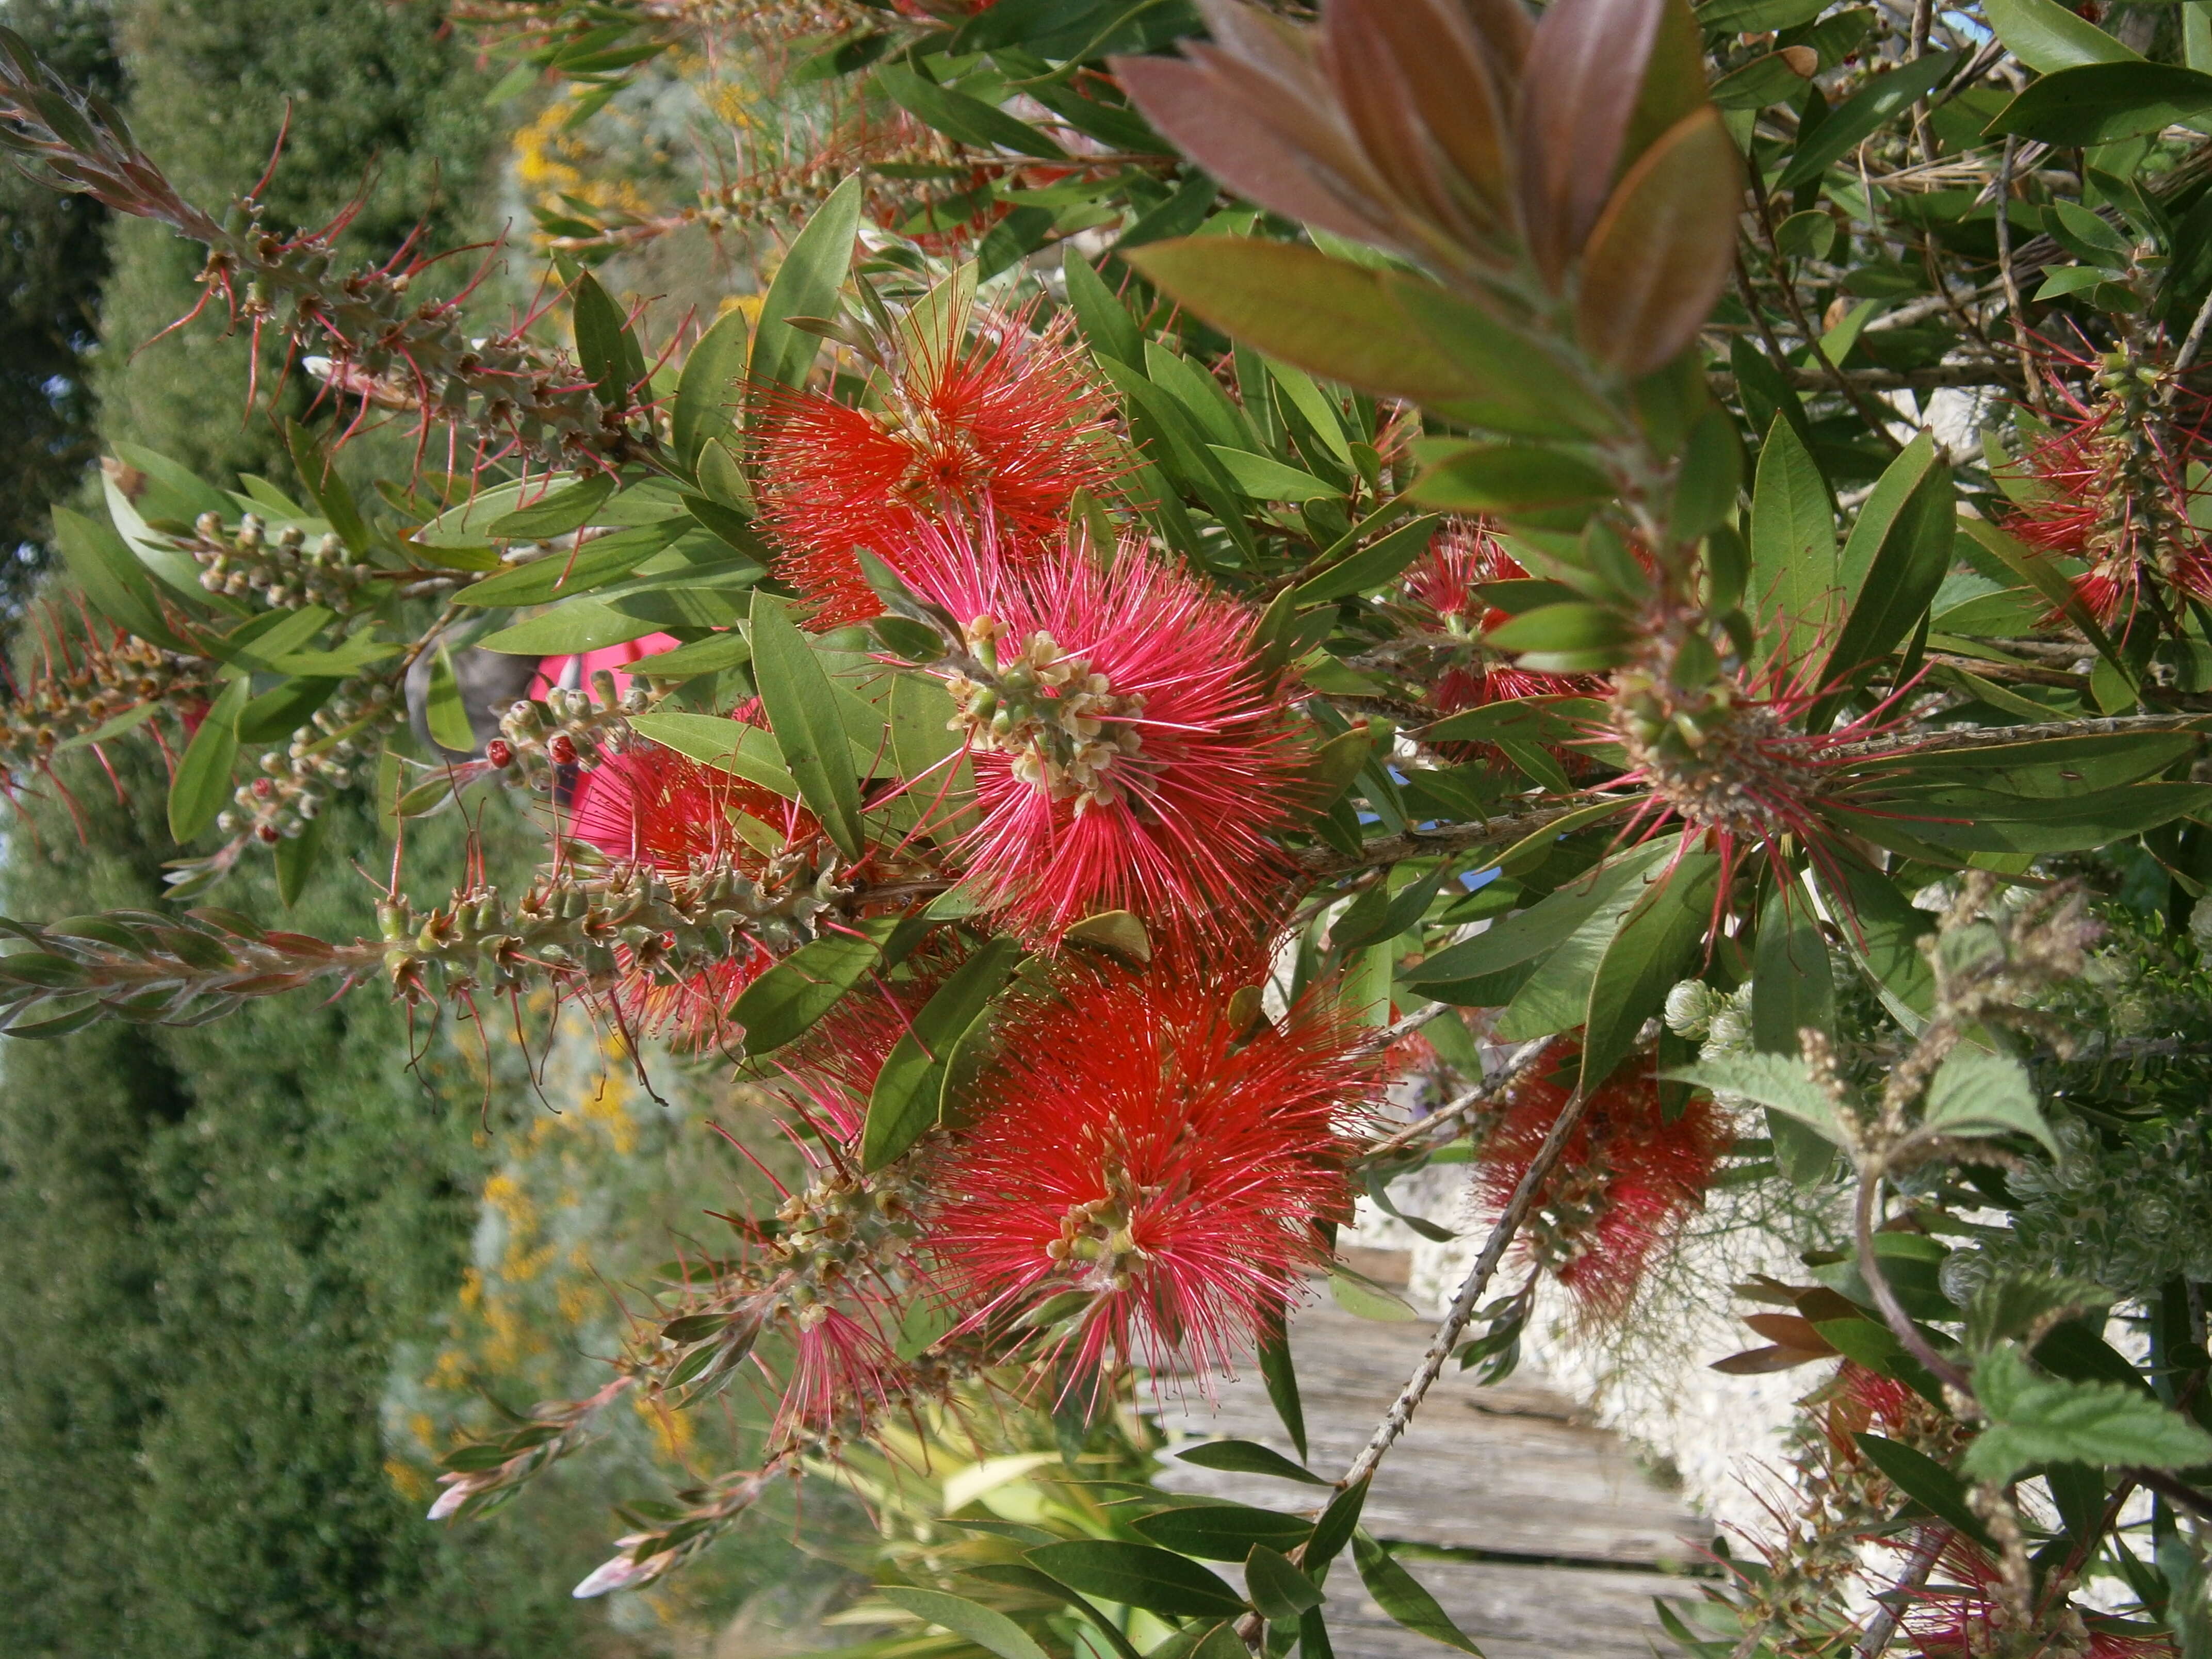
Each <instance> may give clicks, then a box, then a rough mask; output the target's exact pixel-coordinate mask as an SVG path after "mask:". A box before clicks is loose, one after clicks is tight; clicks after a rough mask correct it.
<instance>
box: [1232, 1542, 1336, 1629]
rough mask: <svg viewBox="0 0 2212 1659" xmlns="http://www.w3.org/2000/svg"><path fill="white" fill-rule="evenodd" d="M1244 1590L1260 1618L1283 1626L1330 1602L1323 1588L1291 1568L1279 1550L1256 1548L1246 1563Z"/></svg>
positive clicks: (1261, 1545) (1257, 1546) (1294, 1568)
mask: <svg viewBox="0 0 2212 1659" xmlns="http://www.w3.org/2000/svg"><path fill="white" fill-rule="evenodd" d="M1244 1588H1245V1589H1246V1591H1247V1592H1249V1595H1251V1598H1252V1605H1253V1606H1254V1607H1256V1608H1258V1609H1259V1613H1260V1616H1261V1618H1262V1619H1265V1620H1267V1621H1268V1622H1269V1623H1271V1624H1282V1623H1285V1622H1286V1621H1287V1620H1292V1619H1295V1618H1297V1616H1298V1615H1299V1614H1300V1613H1306V1612H1310V1611H1311V1610H1312V1609H1313V1608H1315V1607H1319V1606H1321V1604H1322V1602H1324V1601H1328V1597H1327V1596H1326V1595H1322V1593H1321V1586H1320V1585H1318V1584H1316V1583H1314V1581H1313V1580H1312V1579H1310V1578H1309V1577H1306V1576H1305V1574H1304V1573H1302V1572H1300V1571H1298V1570H1297V1568H1296V1567H1295V1566H1293V1565H1291V1559H1290V1557H1288V1556H1287V1555H1285V1554H1284V1553H1282V1552H1281V1551H1280V1550H1271V1549H1269V1548H1268V1547H1267V1546H1266V1545H1265V1544H1255V1545H1254V1546H1253V1547H1252V1553H1251V1554H1250V1555H1249V1557H1248V1558H1247V1559H1246V1560H1245V1562H1244Z"/></svg>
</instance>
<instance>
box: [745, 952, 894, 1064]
mask: <svg viewBox="0 0 2212 1659" xmlns="http://www.w3.org/2000/svg"><path fill="white" fill-rule="evenodd" d="M892 925H893V924H892V923H891V921H890V919H888V918H877V919H873V920H871V921H866V922H864V923H862V924H861V928H860V932H859V933H824V934H823V936H822V937H821V938H820V939H814V940H812V941H811V942H810V943H808V944H805V945H800V946H799V949H797V950H796V951H793V952H792V953H791V954H790V955H789V956H787V957H785V958H784V959H783V960H782V961H781V962H779V963H776V964H775V967H773V968H771V969H769V970H768V971H767V972H766V973H764V974H763V975H761V976H760V977H759V978H758V979H757V980H755V981H753V982H752V983H751V984H750V985H748V986H747V987H745V988H744V994H743V995H741V996H739V997H738V1000H737V1001H736V1002H735V1003H733V1004H732V1005H731V1007H730V1018H732V1020H734V1021H736V1022H737V1024H738V1026H739V1027H741V1028H742V1029H743V1030H744V1034H745V1036H744V1042H745V1052H746V1053H747V1054H768V1053H769V1052H770V1051H771V1050H774V1049H776V1048H781V1047H782V1046H783V1045H784V1044H785V1043H787V1042H790V1041H791V1040H792V1039H793V1038H794V1037H797V1036H802V1035H804V1034H805V1032H806V1031H807V1030H810V1029H811V1027H812V1026H813V1024H814V1022H815V1021H817V1020H818V1019H820V1018H822V1016H823V1015H824V1014H826V1013H828V1012H829V1011H830V1010H831V1009H832V1008H834V1007H836V1006H837V1004H838V1003H839V1002H840V1001H842V1000H843V998H844V996H845V994H846V993H847V992H848V991H850V990H851V989H852V988H853V987H854V986H855V985H858V984H859V983H860V981H861V980H863V979H864V978H866V976H867V974H868V970H869V969H872V968H873V967H874V966H875V965H876V963H877V961H878V959H879V958H880V957H881V956H882V954H883V944H884V939H888V938H889V937H890V929H891V927H892Z"/></svg>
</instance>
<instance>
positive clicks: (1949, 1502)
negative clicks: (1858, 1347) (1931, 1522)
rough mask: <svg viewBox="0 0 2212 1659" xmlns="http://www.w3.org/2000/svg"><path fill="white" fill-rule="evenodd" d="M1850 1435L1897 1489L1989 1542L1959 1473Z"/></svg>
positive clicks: (1877, 1440)
mask: <svg viewBox="0 0 2212 1659" xmlns="http://www.w3.org/2000/svg"><path fill="white" fill-rule="evenodd" d="M1824 1329H1825V1327H1824ZM1851 1438H1852V1439H1853V1440H1855V1441H1857V1443H1858V1448H1859V1449H1860V1450H1861V1451H1863V1452H1864V1453H1865V1454H1866V1456H1867V1461H1868V1462H1870V1463H1872V1464H1873V1465H1874V1466H1875V1468H1878V1469H1880V1470H1881V1472H1882V1473H1883V1474H1885V1475H1887V1476H1888V1477H1889V1481H1890V1484H1891V1485H1892V1486H1895V1487H1896V1488H1897V1489H1898V1491H1899V1492H1903V1493H1904V1494H1905V1496H1906V1497H1907V1498H1911V1500H1912V1501H1913V1502H1914V1503H1916V1504H1919V1505H1920V1507H1921V1508H1923V1509H1924V1510H1927V1511H1928V1512H1929V1514H1930V1515H1932V1516H1935V1517H1936V1519H1937V1520H1939V1521H1946V1522H1949V1523H1950V1524H1951V1525H1953V1526H1954V1527H1956V1528H1958V1529H1959V1530H1960V1532H1963V1533H1965V1534H1966V1536H1968V1537H1969V1538H1977V1539H1980V1540H1983V1541H1984V1542H1986V1541H1987V1540H1988V1538H1989V1530H1988V1528H1986V1527H1984V1525H1983V1524H1982V1520H1981V1517H1980V1516H1978V1515H1976V1514H1975V1513H1974V1510H1973V1506H1972V1504H1969V1503H1968V1502H1967V1501H1966V1482H1965V1481H1963V1480H1960V1479H1959V1477H1958V1476H1957V1475H1955V1474H1952V1473H1951V1471H1950V1470H1948V1469H1947V1468H1944V1467H1943V1466H1942V1464H1941V1463H1938V1462H1936V1460H1935V1459H1934V1458H1932V1457H1930V1456H1929V1455H1927V1454H1926V1453H1925V1452H1920V1451H1915V1450H1914V1449H1912V1448H1911V1447H1910V1446H1907V1445H1903V1444H1900V1443H1899V1442H1897V1441H1894V1440H1887V1439H1885V1438H1883V1437H1881V1435H1878V1434H1854V1435H1853V1436H1852V1437H1851Z"/></svg>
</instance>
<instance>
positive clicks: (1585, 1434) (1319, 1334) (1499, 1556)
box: [1160, 1302, 1711, 1659]
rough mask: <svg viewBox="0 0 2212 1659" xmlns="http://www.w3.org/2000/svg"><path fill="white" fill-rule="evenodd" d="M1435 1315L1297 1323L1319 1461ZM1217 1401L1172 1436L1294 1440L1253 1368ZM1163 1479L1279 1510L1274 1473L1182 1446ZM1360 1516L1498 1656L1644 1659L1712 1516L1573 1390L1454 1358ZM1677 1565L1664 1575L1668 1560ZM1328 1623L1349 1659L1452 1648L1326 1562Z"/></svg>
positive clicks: (1398, 1378)
mask: <svg viewBox="0 0 2212 1659" xmlns="http://www.w3.org/2000/svg"><path fill="white" fill-rule="evenodd" d="M1430 1335H1431V1325H1430V1323H1429V1322H1427V1321H1425V1320H1424V1321H1423V1322H1419V1323H1417V1324H1416V1323H1407V1324H1383V1323H1376V1322H1371V1321H1368V1320H1363V1319H1357V1318H1354V1317H1353V1316H1352V1315H1350V1314H1347V1313H1345V1312H1343V1311H1342V1310H1340V1309H1339V1308H1337V1307H1336V1306H1335V1305H1334V1304H1333V1303H1328V1302H1322V1303H1320V1304H1316V1305H1314V1306H1311V1307H1309V1308H1307V1309H1306V1310H1304V1311H1303V1312H1302V1313H1301V1314H1300V1315H1299V1316H1297V1319H1296V1321H1295V1322H1293V1324H1292V1327H1291V1352H1292V1353H1293V1355H1294V1356H1295V1357H1296V1358H1297V1372H1298V1383H1299V1388H1300V1392H1301V1395H1302V1397H1303V1400H1304V1407H1305V1419H1306V1437H1307V1443H1308V1445H1309V1447H1310V1451H1311V1454H1312V1455H1311V1458H1310V1462H1311V1467H1312V1468H1314V1470H1315V1471H1316V1473H1317V1474H1327V1475H1328V1476H1330V1477H1332V1478H1333V1477H1334V1475H1336V1474H1340V1473H1342V1471H1343V1470H1344V1469H1345V1468H1346V1466H1348V1465H1349V1464H1350V1463H1351V1462H1352V1459H1353V1457H1355V1456H1356V1455H1358V1451H1359V1449H1360V1447H1361V1446H1363V1445H1364V1443H1366V1440H1367V1437H1368V1436H1369V1435H1370V1433H1371V1432H1372V1431H1373V1430H1374V1427H1375V1425H1376V1422H1377V1421H1378V1420H1379V1419H1381V1417H1382V1415H1383V1410H1384V1409H1385V1407H1388V1406H1389V1403H1390V1401H1391V1400H1392V1399H1393V1398H1394V1397H1395V1395H1396V1394H1397V1392H1398V1390H1399V1389H1400V1388H1401V1387H1402V1386H1403V1385H1404V1383H1405V1381H1406V1379H1407V1376H1410V1375H1412V1373H1413V1367H1414V1366H1415V1365H1416V1364H1419V1360H1420V1357H1421V1354H1422V1352H1423V1350H1424V1349H1425V1347H1426V1346H1427V1344H1428V1340H1429V1337H1430ZM1218 1393H1219V1400H1218V1409H1209V1408H1208V1407H1207V1405H1206V1402H1205V1401H1202V1400H1199V1399H1196V1398H1193V1399H1191V1400H1189V1401H1187V1402H1185V1404H1184V1406H1183V1407H1182V1409H1180V1410H1179V1411H1176V1412H1171V1413H1170V1418H1169V1422H1170V1426H1171V1428H1173V1429H1174V1430H1175V1431H1176V1432H1177V1433H1178V1434H1182V1435H1186V1436H1189V1437H1216V1436H1231V1437H1237V1438H1239V1439H1246V1440H1258V1441H1261V1442H1264V1443H1266V1444H1267V1445H1270V1446H1273V1447H1274V1448H1275V1449H1277V1450H1279V1451H1281V1452H1284V1453H1286V1454H1289V1453H1291V1450H1292V1449H1291V1444H1290V1441H1289V1437H1287V1436H1285V1434H1284V1432H1283V1431H1282V1427H1281V1425H1280V1424H1279V1422H1278V1421H1277V1419H1276V1417H1275V1413H1274V1410H1273V1407H1271V1406H1270V1405H1269V1404H1268V1401H1267V1393H1266V1390H1265V1389H1263V1388H1262V1386H1261V1383H1260V1380H1259V1378H1258V1377H1257V1376H1247V1377H1242V1378H1239V1379H1238V1380H1237V1381H1235V1382H1232V1383H1223V1384H1221V1385H1219V1390H1218ZM1160 1484H1161V1485H1162V1486H1170V1487H1172V1488H1174V1489H1175V1490H1177V1491H1181V1492H1202V1493H1206V1494H1208V1495H1212V1496H1219V1497H1223V1498H1237V1499H1240V1500H1243V1501H1245V1502H1249V1503H1255V1504H1267V1505H1269V1506H1271V1507H1280V1506H1281V1505H1282V1504H1284V1502H1285V1497H1286V1495H1287V1494H1288V1493H1289V1492H1291V1490H1292V1488H1291V1487H1288V1486H1285V1484H1284V1483H1283V1482H1281V1481H1279V1480H1267V1479H1265V1478H1261V1477H1258V1476H1251V1475H1238V1474H1223V1473H1221V1472H1219V1471H1216V1470H1209V1469H1200V1468H1193V1467H1190V1466H1188V1465H1185V1466H1182V1467H1180V1468H1177V1467H1176V1464H1175V1462H1174V1460H1173V1459H1170V1461H1169V1468H1168V1469H1167V1471H1166V1472H1165V1473H1164V1474H1163V1476H1162V1479H1161V1481H1160ZM1364 1521H1365V1523H1366V1526H1367V1528H1368V1530H1369V1531H1370V1532H1372V1533H1373V1534H1375V1535H1376V1537H1378V1538H1381V1539H1383V1540H1384V1541H1388V1542H1391V1543H1406V1544H1416V1545H1426V1546H1430V1547H1434V1548H1436V1549H1438V1550H1441V1551H1448V1552H1450V1554H1449V1556H1446V1557H1443V1558H1437V1557H1427V1556H1416V1554H1415V1553H1413V1552H1411V1551H1407V1552H1404V1553H1402V1559H1404V1560H1405V1562H1406V1565H1407V1566H1408V1567H1409V1568H1411V1569H1412V1571H1413V1573H1414V1575H1415V1576H1416V1577H1419V1579H1420V1581H1421V1582H1422V1583H1424V1584H1425V1585H1426V1586H1427V1587H1428V1589H1429V1590H1430V1592H1431V1594H1433V1595H1435V1596H1436V1598H1437V1601H1440V1602H1441V1603H1442V1604H1443V1607H1444V1610H1445V1611H1446V1612H1447V1613H1450V1614H1451V1615H1452V1617H1453V1618H1454V1619H1455V1620H1457V1622H1458V1624H1459V1626H1460V1628H1461V1629H1462V1630H1464V1631H1465V1632H1467V1633H1468V1635H1469V1636H1470V1637H1472V1638H1474V1641H1475V1643H1476V1644H1478V1645H1479V1646H1480V1647H1481V1649H1482V1650H1483V1652H1484V1653H1485V1655H1486V1656H1487V1659H1648V1656H1650V1654H1651V1653H1652V1652H1653V1651H1654V1650H1655V1649H1656V1650H1657V1651H1658V1652H1660V1653H1662V1654H1668V1653H1671V1652H1673V1651H1674V1647H1673V1644H1671V1643H1669V1642H1668V1639H1667V1638H1666V1637H1665V1636H1664V1635H1663V1634H1662V1632H1661V1630H1660V1626H1659V1622H1658V1620H1657V1619H1656V1616H1655V1615H1654V1613H1653V1612H1652V1607H1651V1598H1652V1597H1653V1595H1658V1594H1662V1593H1665V1594H1675V1595H1686V1594H1690V1593H1692V1587H1691V1586H1689V1585H1688V1584H1686V1583H1684V1582H1683V1578H1682V1577H1681V1574H1682V1572H1683V1571H1684V1570H1688V1571H1695V1570H1696V1567H1697V1563H1698V1562H1699V1559H1700V1556H1699V1549H1700V1547H1701V1546H1703V1545H1704V1543H1705V1541H1707V1540H1708V1539H1710V1537H1711V1527H1710V1526H1708V1525H1707V1524H1706V1523H1705V1522H1702V1521H1700V1520H1699V1518H1698V1517H1697V1516H1694V1515H1692V1513H1691V1512H1690V1511H1689V1510H1688V1509H1687V1508H1686V1506H1685V1505H1684V1504H1683V1503H1682V1501H1681V1499H1680V1498H1679V1497H1677V1496H1676V1495H1675V1494H1674V1493H1673V1492H1669V1491H1668V1489H1667V1488H1666V1487H1665V1486H1663V1485H1662V1484H1661V1483H1660V1482H1659V1481H1658V1480H1655V1479H1654V1478H1652V1476H1651V1475H1650V1474H1649V1473H1648V1472H1647V1471H1646V1470H1645V1469H1644V1468H1643V1467H1641V1466H1640V1465H1639V1463H1638V1461H1637V1459H1636V1457H1635V1456H1634V1455H1633V1454H1632V1451H1631V1449H1629V1447H1628V1446H1627V1445H1626V1443H1623V1442H1622V1441H1621V1440H1620V1438H1619V1437H1616V1436H1614V1435H1612V1434H1609V1433H1607V1432H1606V1431H1603V1430H1601V1429H1598V1428H1595V1427H1593V1426H1592V1425H1589V1423H1588V1422H1587V1421H1586V1420H1584V1419H1583V1416H1582V1415H1581V1413H1578V1412H1577V1409H1576V1407H1575V1406H1574V1404H1573V1402H1571V1401H1569V1400H1567V1399H1566V1398H1565V1397H1564V1396H1563V1395H1560V1394H1559V1393H1557V1392H1556V1391H1555V1390H1553V1389H1550V1388H1548V1387H1547V1386H1546V1385H1544V1384H1543V1383H1541V1382H1539V1381H1535V1380H1532V1379H1530V1378H1528V1377H1527V1376H1525V1375H1516V1376H1513V1377H1511V1378H1509V1379H1508V1380H1507V1381H1506V1382H1505V1383H1502V1384H1500V1385H1498V1386H1497V1387H1495V1388H1488V1389H1484V1388H1478V1387H1476V1386H1475V1385H1474V1383H1472V1382H1471V1381H1469V1380H1468V1379H1467V1378H1466V1377H1464V1376H1461V1375H1459V1374H1458V1373H1457V1372H1455V1371H1452V1370H1447V1371H1446V1372H1445V1374H1444V1376H1443V1377H1442V1378H1440V1379H1439V1380H1438V1382H1437V1386H1436V1387H1435V1389H1432V1390H1431V1393H1430V1395H1429V1397H1428V1399H1427V1401H1425V1403H1424V1405H1423V1406H1422V1407H1421V1410H1420V1413H1419V1415H1417V1416H1416V1417H1415V1418H1414V1419H1413V1426H1412V1427H1411V1429H1410V1430H1408V1431H1407V1434H1406V1437H1404V1438H1403V1439H1402V1440H1401V1441H1400V1442H1399V1443H1398V1444H1397V1446H1396V1447H1395V1448H1394V1449H1392V1451H1391V1454H1390V1455H1389V1458H1388V1459H1387V1460H1385V1462H1383V1468H1382V1469H1381V1471H1380V1472H1379V1473H1378V1474H1376V1479H1375V1485H1374V1487H1373V1489H1372V1491H1371V1492H1370V1494H1369V1497H1368V1499H1367V1505H1366V1510H1365V1515H1364ZM1670 1568H1671V1569H1673V1571H1672V1572H1671V1573H1670V1572H1669V1571H1668V1569H1670ZM1329 1591H1330V1596H1331V1602H1332V1605H1331V1608H1330V1612H1331V1615H1332V1617H1331V1620H1330V1625H1331V1630H1332V1633H1333V1634H1334V1636H1335V1638H1336V1651H1337V1653H1338V1655H1339V1656H1340V1659H1437V1656H1441V1655H1443V1654H1444V1653H1446V1652H1447V1651H1449V1650H1446V1649H1443V1648H1441V1647H1439V1646H1437V1644H1434V1643H1432V1642H1430V1641H1428V1640H1426V1639H1425V1638H1421V1637H1418V1636H1415V1635H1413V1634H1412V1633H1411V1632H1407V1631H1405V1630H1402V1629H1401V1628H1400V1627H1399V1626H1396V1625H1395V1624H1394V1623H1392V1622H1391V1621H1390V1620H1389V1619H1388V1618H1386V1617H1385V1616H1384V1615H1383V1612H1382V1610H1381V1609H1380V1608H1378V1607H1376V1606H1374V1604H1373V1603H1372V1602H1371V1601H1368V1600H1367V1598H1366V1596H1365V1595H1364V1592H1363V1591H1362V1589H1361V1588H1360V1586H1359V1583H1358V1578H1357V1577H1356V1576H1354V1575H1352V1574H1351V1573H1349V1572H1343V1571H1340V1572H1337V1573H1334V1574H1332V1575H1331V1577H1330V1581H1329Z"/></svg>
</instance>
